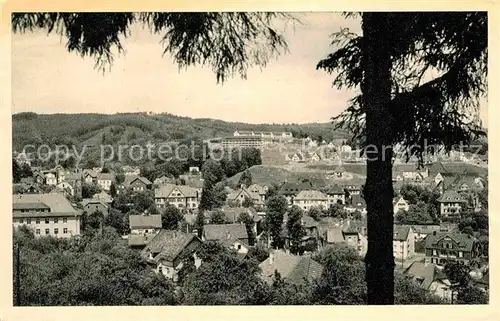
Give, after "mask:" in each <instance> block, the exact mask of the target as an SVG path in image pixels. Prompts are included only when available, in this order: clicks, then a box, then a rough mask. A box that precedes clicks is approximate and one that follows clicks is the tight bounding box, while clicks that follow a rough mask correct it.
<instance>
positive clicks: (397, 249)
mask: <svg viewBox="0 0 500 321" xmlns="http://www.w3.org/2000/svg"><path fill="white" fill-rule="evenodd" d="M392 250H393V253H394V258H395V259H396V260H397V261H400V262H404V261H405V260H407V259H409V258H411V257H412V256H413V255H414V254H415V233H414V232H413V229H412V227H411V226H409V225H394V234H393V238H392Z"/></svg>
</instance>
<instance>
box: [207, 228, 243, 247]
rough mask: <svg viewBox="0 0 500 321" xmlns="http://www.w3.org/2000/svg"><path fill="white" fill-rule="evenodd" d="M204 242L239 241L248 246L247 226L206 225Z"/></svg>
mask: <svg viewBox="0 0 500 321" xmlns="http://www.w3.org/2000/svg"><path fill="white" fill-rule="evenodd" d="M201 239H202V241H204V242H205V241H206V242H218V241H224V240H232V239H237V240H240V241H243V242H246V243H247V244H248V233H247V229H246V226H245V225H244V224H241V223H233V224H206V225H205V226H203V235H202V238H201Z"/></svg>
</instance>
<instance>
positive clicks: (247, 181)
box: [238, 169, 252, 187]
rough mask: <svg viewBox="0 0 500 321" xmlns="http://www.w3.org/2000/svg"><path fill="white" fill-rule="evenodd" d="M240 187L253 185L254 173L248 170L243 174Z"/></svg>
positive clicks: (239, 182)
mask: <svg viewBox="0 0 500 321" xmlns="http://www.w3.org/2000/svg"><path fill="white" fill-rule="evenodd" d="M238 185H239V186H242V185H243V186H245V187H248V186H250V185H252V173H251V172H250V171H249V170H248V169H247V170H245V171H244V172H243V173H242V174H241V176H240V179H239V181H238Z"/></svg>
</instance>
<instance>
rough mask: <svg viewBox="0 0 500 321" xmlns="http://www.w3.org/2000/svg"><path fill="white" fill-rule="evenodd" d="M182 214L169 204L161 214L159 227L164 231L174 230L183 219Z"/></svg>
mask: <svg viewBox="0 0 500 321" xmlns="http://www.w3.org/2000/svg"><path fill="white" fill-rule="evenodd" d="M183 218H184V217H183V215H182V213H181V212H180V211H179V209H178V208H177V207H175V206H174V205H172V204H169V205H167V206H166V207H165V209H164V210H163V211H162V213H161V227H162V228H163V229H166V230H175V229H177V228H178V227H179V222H181V221H182V219H183Z"/></svg>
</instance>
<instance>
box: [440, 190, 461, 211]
mask: <svg viewBox="0 0 500 321" xmlns="http://www.w3.org/2000/svg"><path fill="white" fill-rule="evenodd" d="M437 201H438V202H439V204H440V212H441V216H442V217H448V216H456V215H460V212H461V211H462V209H464V208H465V206H466V204H467V201H466V200H465V199H463V198H462V196H460V194H458V193H457V192H455V191H454V190H446V191H445V192H444V193H443V195H441V197H440V198H439V199H438V200H437Z"/></svg>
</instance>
